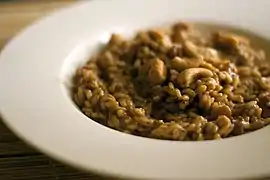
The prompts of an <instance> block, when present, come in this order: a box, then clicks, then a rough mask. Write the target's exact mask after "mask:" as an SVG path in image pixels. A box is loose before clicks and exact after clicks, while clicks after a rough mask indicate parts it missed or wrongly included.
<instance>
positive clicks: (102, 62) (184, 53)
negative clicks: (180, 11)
mask: <svg viewBox="0 0 270 180" xmlns="http://www.w3.org/2000/svg"><path fill="white" fill-rule="evenodd" d="M72 95H73V99H74V101H75V103H76V104H77V106H78V107H79V108H80V110H81V111H82V112H83V113H84V114H85V115H86V116H88V117H89V118H91V119H93V120H95V121H96V122H99V123H101V124H103V125H105V126H108V127H110V128H113V129H116V130H118V131H121V132H125V133H128V134H133V135H139V136H144V137H149V138H157V139H167V140H178V141H182V140H183V141H198V140H213V139H221V138H226V137H231V136H237V135H241V134H244V133H247V132H251V131H254V130H257V129H260V128H262V127H264V126H266V125H267V124H269V123H270V66H269V65H268V64H267V62H266V60H265V55H264V52H263V51H262V50H257V49H254V48H253V47H252V46H251V43H250V42H249V39H247V38H246V37H243V36H240V35H236V34H232V33H229V32H225V31H224V32H220V31H218V32H208V33H207V34H206V33H202V32H200V31H199V29H196V27H195V26H191V25H189V24H186V23H181V22H180V23H176V24H174V25H172V26H171V27H169V28H167V29H152V30H147V31H141V32H139V33H137V35H136V36H135V37H134V38H132V39H124V38H123V37H121V36H120V35H117V34H113V35H112V36H111V38H110V41H109V42H108V44H107V45H106V46H105V47H104V48H103V49H102V50H101V51H100V52H99V53H98V54H96V55H95V56H93V57H92V58H91V59H90V60H89V61H88V62H87V64H85V65H84V66H83V67H81V68H79V69H78V70H77V72H76V74H75V76H74V87H73V89H72Z"/></svg>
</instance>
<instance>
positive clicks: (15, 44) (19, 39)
mask: <svg viewBox="0 0 270 180" xmlns="http://www.w3.org/2000/svg"><path fill="white" fill-rule="evenodd" d="M123 2H124V0H113V1H111V2H110V3H111V5H112V4H113V3H119V4H121V3H123ZM137 2H138V3H139V4H140V3H142V2H143V0H139V1H137ZM151 2H154V1H153V0H152V1H151ZM155 2H156V1H155ZM159 2H161V3H164V0H159ZM182 2H184V0H183V1H182ZM207 2H213V1H212V0H208V1H207ZM230 2H232V1H230ZM260 2H261V3H265V2H267V1H266V0H265V1H263V0H261V1H260ZM110 3H109V1H107V2H106V3H105V1H103V2H101V1H93V2H80V3H77V4H75V5H72V6H70V7H68V8H64V9H63V10H61V11H60V12H55V13H53V15H51V16H49V17H45V19H44V18H43V19H42V20H39V21H37V22H36V23H35V24H33V25H31V26H30V27H28V28H27V29H26V30H24V31H23V32H21V33H19V34H18V35H17V36H16V37H15V38H13V39H12V40H11V41H10V43H9V44H8V45H7V46H6V47H5V48H4V49H3V50H2V52H1V54H0V72H5V73H7V74H9V73H8V72H6V71H4V70H3V67H9V66H11V65H13V63H14V62H11V63H9V62H6V61H7V60H5V59H9V58H12V57H16V55H10V53H11V52H12V51H13V50H17V51H18V52H19V54H24V55H25V53H23V52H21V50H19V49H18V48H22V47H21V45H22V44H23V43H24V42H25V39H27V37H28V36H30V35H31V34H32V33H34V34H33V36H34V37H39V35H44V34H46V32H40V33H38V32H33V31H35V30H39V29H40V27H45V28H46V27H47V25H49V24H55V22H56V21H60V20H61V19H62V18H65V17H66V16H69V15H67V14H70V13H71V14H72V12H73V11H76V12H79V10H82V9H83V10H85V9H86V8H85V7H83V6H87V7H88V8H89V9H91V6H92V7H94V6H101V5H104V4H107V5H108V4H110ZM148 3H150V2H148ZM173 3H176V0H174V1H173ZM92 9H93V8H92ZM269 14H270V13H269ZM269 26H270V25H269ZM47 29H50V28H47ZM48 32H52V30H50V31H48ZM35 33H36V34H35ZM47 35H48V34H47ZM269 36H270V34H269ZM38 40H42V38H40V39H38ZM31 41H33V42H34V44H35V43H38V42H36V41H34V40H31V39H30V40H29V43H32V42H31ZM72 42H74V41H72ZM46 43H48V42H47V41H46ZM39 44H40V43H39ZM25 48H27V47H23V48H22V49H24V50H25ZM70 48H71V49H72V48H74V46H69V47H67V48H66V49H65V50H67V49H70ZM28 51H29V50H28ZM15 52H16V51H15ZM63 53H64V52H63ZM28 56H29V57H31V56H30V55H27V56H26V57H28ZM1 65H2V66H1ZM1 70H3V71H1ZM19 72H20V71H19ZM22 72H24V71H22ZM33 72H34V71H33ZM46 75H47V74H46ZM55 75H56V74H55ZM24 78H27V77H24ZM42 78H44V79H46V77H42ZM0 80H1V81H2V82H3V81H4V80H5V81H7V79H6V78H5V77H0ZM23 80H25V79H23ZM35 80H36V79H35ZM50 80H52V79H50ZM58 83H59V81H56V82H50V83H48V84H52V85H54V87H55V88H56V87H57V88H60V87H58V85H59V84H58ZM4 84H5V85H7V86H9V87H10V88H12V86H11V85H10V84H9V83H6V82H5V83H4ZM30 85H31V84H30ZM31 86H33V84H32V85H31ZM0 88H1V89H0V90H1V91H2V90H5V87H3V86H2V85H1V87H0ZM58 90H59V89H57V91H58ZM55 91H56V90H55ZM52 92H53V93H55V92H54V91H52ZM58 93H59V92H57V94H58ZM4 94H8V93H4ZM34 95H35V94H34ZM63 97H64V96H63ZM5 98H7V97H4V96H3V95H0V100H1V101H2V100H3V102H10V100H6V99H5ZM1 101H0V111H1V114H2V117H3V121H4V122H5V124H7V126H8V127H9V128H10V129H12V131H13V132H15V133H16V134H18V135H20V137H21V138H22V139H24V141H26V142H27V143H28V144H30V145H31V146H33V147H35V148H37V149H39V150H40V151H42V152H44V153H45V154H48V155H49V156H51V157H53V158H55V159H57V160H60V161H62V162H65V163H67V164H70V165H73V166H76V167H77V168H80V169H84V170H93V171H95V172H97V173H99V174H105V175H113V176H115V177H119V176H120V177H122V178H136V179H138V178H150V176H149V174H148V175H145V174H144V173H145V172H144V171H142V170H141V169H140V171H138V172H137V174H136V173H135V174H130V172H128V173H129V174H128V173H126V172H121V173H120V171H119V169H118V171H115V170H114V169H113V168H109V167H106V168H107V169H106V168H105V170H104V169H102V168H101V169H100V168H95V167H93V166H92V167H90V166H88V167H86V164H84V165H81V164H80V163H78V162H75V160H73V159H72V158H70V157H67V156H70V155H71V154H72V152H69V154H68V155H59V152H60V150H58V152H53V151H54V150H52V149H50V148H49V147H41V146H42V145H41V144H42V143H41V144H40V143H39V142H37V141H38V139H35V138H33V137H29V135H30V134H27V133H24V132H25V130H26V129H27V128H26V127H25V126H21V127H19V126H18V125H16V124H15V123H16V122H17V123H18V120H15V119H14V117H15V115H10V112H11V110H10V108H11V106H10V105H9V107H8V108H9V110H7V109H5V108H6V107H3V106H4V105H3V104H2V102H1ZM63 102H66V100H63ZM70 107H71V106H70V105H66V107H65V108H64V109H66V108H70ZM72 111H73V113H74V114H76V115H73V116H74V117H75V116H76V117H77V118H80V120H81V121H82V122H83V123H84V125H89V120H88V119H87V118H86V117H84V116H83V115H82V114H80V112H77V111H76V110H75V109H74V110H72ZM73 116H72V117H73ZM11 119H12V120H11ZM13 121H14V122H13ZM83 123H81V124H83ZM20 125H21V124H20ZM91 126H95V127H100V129H103V130H102V131H104V132H105V131H106V132H107V133H108V134H115V136H117V138H119V139H132V141H133V142H136V143H142V144H144V145H145V146H146V147H148V143H151V144H153V147H158V146H160V145H162V146H166V145H169V144H170V146H172V147H174V148H179V146H180V145H177V143H175V142H171V141H163V140H162V141H160V140H153V139H146V138H141V137H135V136H131V135H126V134H123V133H120V132H117V131H114V130H111V129H109V128H105V127H102V126H101V125H99V124H95V125H94V123H93V122H92V124H91ZM20 128H23V129H20ZM28 129H29V128H28ZM83 130H84V133H85V134H88V133H89V131H88V130H87V129H83ZM23 131H24V132H23ZM269 132H270V127H267V128H263V129H262V130H258V131H256V132H254V133H252V134H246V135H242V136H239V137H236V138H229V139H225V140H222V141H220V142H215V143H213V142H202V143H201V142H196V143H200V144H210V145H208V147H206V146H205V145H202V147H203V148H205V149H206V150H207V151H211V149H209V146H214V145H213V144H217V143H218V144H220V145H221V146H227V145H230V144H231V142H232V141H236V140H237V139H238V140H239V139H241V141H247V139H248V138H253V137H255V136H257V137H258V136H259V135H260V134H269ZM41 139H42V141H43V143H44V142H46V143H47V144H48V141H47V140H46V138H45V137H42V138H41ZM181 144H186V145H187V146H190V147H193V146H194V145H193V144H194V142H183V143H181ZM127 145H129V146H131V147H133V146H132V144H127ZM255 145H258V144H256V143H255ZM259 145H262V144H260V143H259ZM111 146H114V145H111ZM151 146H152V145H151ZM196 146H197V145H196ZM268 146H269V145H268ZM121 147H122V146H121ZM114 148H115V149H118V148H117V147H114ZM148 148H151V147H150V146H149V147H148ZM181 148H185V147H181ZM266 148H268V149H269V147H266ZM60 149H61V148H60ZM170 149H171V148H170ZM188 149H189V148H188ZM75 150H77V151H78V152H79V151H80V149H75ZM118 150H119V149H118ZM137 150H138V151H140V152H139V153H142V152H144V151H145V150H144V149H140V148H138V149H137ZM148 150H149V149H148ZM163 150H164V151H166V152H175V151H174V150H166V149H164V148H163ZM62 152H63V151H62ZM146 152H147V153H148V155H151V154H149V151H146ZM155 157H157V156H155ZM92 158H93V157H92ZM126 158H128V157H126ZM162 158H163V159H164V158H165V157H162ZM150 159H151V158H150ZM133 160H134V158H133ZM164 160H165V159H164ZM138 161H139V160H138ZM123 162H124V163H127V162H126V161H123ZM140 162H142V160H141V161H140ZM193 163H194V162H193ZM255 163H256V162H255ZM266 164H269V162H266ZM88 165H89V164H88ZM116 166H117V165H116ZM134 167H135V166H134ZM134 167H133V168H134ZM118 168H120V169H121V167H118ZM146 168H149V167H146ZM119 173H120V174H119ZM194 177H195V176H194ZM196 177H197V176H196ZM155 178H156V179H158V177H155ZM163 178H164V177H163ZM168 178H172V177H170V176H168ZM180 178H181V177H180ZM182 178H185V177H182ZM214 178H216V177H214Z"/></svg>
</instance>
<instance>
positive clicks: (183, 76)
mask: <svg viewBox="0 0 270 180" xmlns="http://www.w3.org/2000/svg"><path fill="white" fill-rule="evenodd" d="M206 77H213V73H212V71H210V70H208V69H205V68H189V69H186V70H184V71H182V72H181V73H180V74H179V75H178V77H177V82H178V84H179V85H180V86H181V87H184V88H185V87H190V85H191V84H192V83H193V82H194V81H195V80H196V79H198V78H206Z"/></svg>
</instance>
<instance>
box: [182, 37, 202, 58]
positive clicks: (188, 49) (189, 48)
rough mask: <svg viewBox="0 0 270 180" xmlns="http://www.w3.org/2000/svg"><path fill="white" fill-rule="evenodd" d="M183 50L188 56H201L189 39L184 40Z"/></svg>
mask: <svg viewBox="0 0 270 180" xmlns="http://www.w3.org/2000/svg"><path fill="white" fill-rule="evenodd" d="M183 48H184V52H185V53H186V54H187V55H188V56H190V57H196V58H198V57H201V55H200V53H199V52H198V47H197V46H196V45H195V44H194V43H193V42H191V41H185V42H184V44H183Z"/></svg>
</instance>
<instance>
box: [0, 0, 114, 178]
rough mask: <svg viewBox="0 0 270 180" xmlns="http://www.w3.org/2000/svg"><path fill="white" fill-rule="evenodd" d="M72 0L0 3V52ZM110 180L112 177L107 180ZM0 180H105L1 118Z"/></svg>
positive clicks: (26, 0) (29, 0)
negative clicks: (31, 142)
mask: <svg viewBox="0 0 270 180" xmlns="http://www.w3.org/2000/svg"><path fill="white" fill-rule="evenodd" d="M74 2H75V0H20V1H19V0H18V1H16V0H9V1H8V0H5V1H3V0H0V49H2V48H3V46H4V45H5V44H6V43H7V42H8V40H9V39H10V38H11V37H12V36H13V35H15V34H16V33H17V32H18V31H20V30H21V29H22V28H24V27H26V26H27V25H29V24H30V23H31V22H33V21H34V20H36V19H38V18H39V17H41V16H44V15H46V14H47V13H49V12H50V11H52V10H55V9H57V8H60V7H64V6H67V5H69V4H72V3H74ZM107 179H111V178H107ZM0 180H105V179H104V178H102V177H99V176H97V175H92V174H86V173H84V172H80V171H78V170H75V169H73V168H71V167H68V166H66V165H63V164H61V163H58V162H56V161H54V160H52V159H50V158H48V157H47V156H45V155H43V154H41V153H39V152H37V151H36V150H34V149H33V148H31V147H29V146H28V145H26V144H25V143H24V142H22V141H21V140H20V139H19V138H18V137H16V136H15V135H14V134H13V133H12V132H11V131H10V130H8V128H7V127H6V126H5V125H4V123H3V122H2V120H1V119H0Z"/></svg>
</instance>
